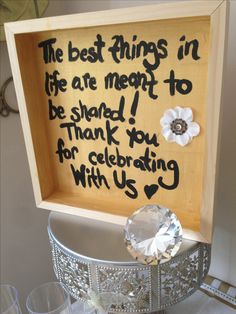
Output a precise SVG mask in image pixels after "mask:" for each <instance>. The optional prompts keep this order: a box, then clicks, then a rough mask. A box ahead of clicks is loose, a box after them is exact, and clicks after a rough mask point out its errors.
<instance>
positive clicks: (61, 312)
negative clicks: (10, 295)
mask: <svg viewBox="0 0 236 314" xmlns="http://www.w3.org/2000/svg"><path fill="white" fill-rule="evenodd" d="M26 307H27V310H28V312H29V314H40V313H44V314H46V313H50V314H71V312H72V311H71V301H70V295H69V294H68V293H67V292H66V290H65V286H64V285H63V284H62V283H60V282H48V283H45V284H43V285H41V286H39V287H37V288H35V289H34V290H32V291H31V293H30V294H29V295H28V297H27V300H26Z"/></svg>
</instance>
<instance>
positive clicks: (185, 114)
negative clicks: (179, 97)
mask: <svg viewBox="0 0 236 314" xmlns="http://www.w3.org/2000/svg"><path fill="white" fill-rule="evenodd" d="M181 118H182V119H183V120H185V121H186V122H191V121H193V111H192V109H191V108H183V111H182V116H181Z"/></svg>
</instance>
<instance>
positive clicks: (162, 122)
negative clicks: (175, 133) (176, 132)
mask: <svg viewBox="0 0 236 314" xmlns="http://www.w3.org/2000/svg"><path fill="white" fill-rule="evenodd" d="M171 122H172V121H169V119H166V117H165V116H163V117H162V118H161V119H160V125H161V126H162V127H163V128H164V127H166V126H170V124H171Z"/></svg>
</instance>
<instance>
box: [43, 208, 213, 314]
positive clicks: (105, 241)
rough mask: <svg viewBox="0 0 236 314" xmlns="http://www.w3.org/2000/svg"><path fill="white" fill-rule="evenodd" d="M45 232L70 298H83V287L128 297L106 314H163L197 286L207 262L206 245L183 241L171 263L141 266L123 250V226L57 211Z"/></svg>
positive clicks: (208, 264) (86, 295)
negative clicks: (109, 313) (155, 313)
mask: <svg viewBox="0 0 236 314" xmlns="http://www.w3.org/2000/svg"><path fill="white" fill-rule="evenodd" d="M48 234H49V239H50V243H51V247H52V259H53V266H54V271H55V274H56V276H57V278H58V280H59V281H61V282H63V283H64V284H65V285H66V287H67V290H68V292H69V293H70V294H71V296H72V297H74V298H75V299H80V300H82V301H86V300H88V294H87V292H88V289H92V290H94V291H96V292H98V293H102V292H121V293H122V294H124V295H128V296H129V302H128V303H125V304H122V305H119V306H118V305H115V304H114V305H112V306H111V308H110V311H109V312H111V313H117V312H119V313H120V312H122V313H150V312H157V311H161V312H159V313H163V312H162V310H164V309H166V308H168V307H170V306H172V305H174V304H175V303H178V302H180V301H182V300H183V299H185V298H187V297H188V296H190V295H191V294H192V293H193V292H194V291H195V290H197V289H198V288H199V287H200V285H201V283H202V282H203V279H204V277H205V276H206V274H207V272H208V270H209V266H210V245H208V244H203V243H197V242H193V241H187V240H184V242H183V244H182V246H181V250H180V252H179V253H178V255H176V256H175V257H174V258H172V259H171V260H170V261H168V262H165V263H163V264H160V265H159V266H146V265H141V264H139V263H138V262H136V261H133V260H132V258H131V257H130V256H129V254H128V253H127V251H126V248H125V245H124V243H123V237H124V235H123V228H122V226H117V225H113V224H108V223H104V222H98V221H93V220H89V221H88V220H86V219H84V218H79V217H75V216H71V215H66V214H61V213H51V214H50V216H49V224H48Z"/></svg>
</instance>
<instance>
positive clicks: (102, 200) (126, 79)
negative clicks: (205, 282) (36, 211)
mask: <svg viewBox="0 0 236 314" xmlns="http://www.w3.org/2000/svg"><path fill="white" fill-rule="evenodd" d="M226 7H227V5H226V1H191V2H182V3H168V4H167V3H165V4H161V5H152V6H144V7H137V8H129V9H119V10H111V11H102V12H101V11H100V12H94V13H85V14H75V15H69V16H60V17H51V18H43V19H36V20H28V21H21V22H14V23H7V24H6V25H5V30H6V37H7V44H8V49H9V55H10V61H11V67H12V72H13V77H14V84H15V88H16V93H17V99H18V103H19V109H20V115H21V121H22V127H23V131H24V137H25V142H26V148H27V153H28V159H29V164H30V170H31V176H32V181H33V187H34V193H35V199H36V204H37V206H38V207H40V208H46V209H50V210H56V211H63V212H67V213H72V214H76V215H80V216H85V217H90V218H94V219H98V220H104V221H109V222H113V223H118V224H124V223H125V221H126V217H128V216H129V215H130V214H131V213H132V212H133V211H134V210H135V209H137V208H139V207H141V206H143V205H145V204H152V203H153V204H154V203H157V204H162V205H165V206H167V207H169V208H170V209H171V210H173V211H174V212H175V213H176V214H177V216H178V217H179V219H180V221H181V224H182V225H183V227H184V236H185V238H189V239H193V240H199V241H206V242H210V241H211V236H212V217H213V208H214V193H215V176H216V162H217V142H218V133H219V132H218V131H219V117H220V102H221V84H222V69H223V54H224V45H225V23H226ZM111 73H112V74H111ZM174 80H175V81H174ZM111 86H112V87H111ZM106 87H107V88H106ZM176 106H180V107H182V108H186V107H190V108H191V109H192V112H193V117H194V121H196V122H197V123H198V124H199V125H200V134H199V135H198V136H196V137H194V138H193V140H192V142H191V143H189V144H188V145H186V146H184V147H182V146H180V145H178V144H176V143H169V142H167V141H166V140H165V138H164V137H163V135H162V134H161V132H162V127H161V125H160V119H161V117H162V116H163V114H164V112H165V111H166V110H168V109H170V108H175V107H176Z"/></svg>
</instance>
